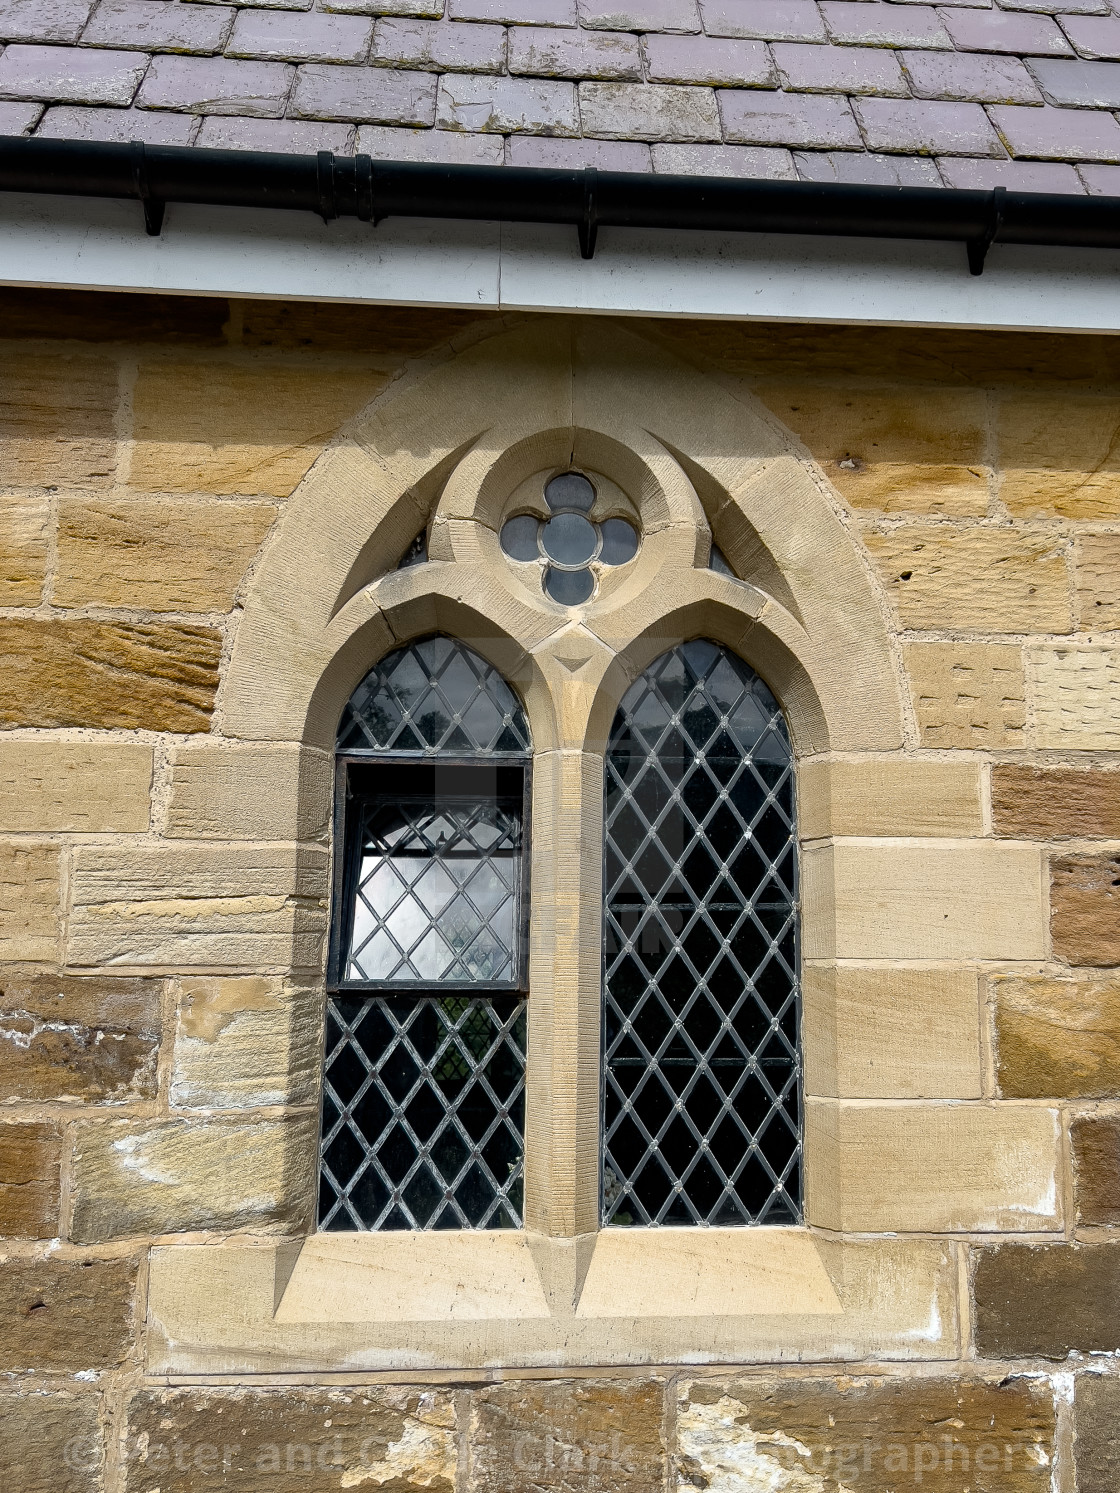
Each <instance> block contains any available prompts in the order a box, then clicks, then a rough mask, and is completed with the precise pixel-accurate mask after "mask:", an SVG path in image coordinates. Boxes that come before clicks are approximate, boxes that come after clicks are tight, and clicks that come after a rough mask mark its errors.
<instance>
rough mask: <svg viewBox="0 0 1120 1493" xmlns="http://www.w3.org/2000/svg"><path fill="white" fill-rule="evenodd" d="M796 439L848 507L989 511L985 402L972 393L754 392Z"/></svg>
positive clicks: (778, 387) (774, 388)
mask: <svg viewBox="0 0 1120 1493" xmlns="http://www.w3.org/2000/svg"><path fill="white" fill-rule="evenodd" d="M755 392H756V393H757V394H758V396H759V397H760V398H761V399H762V400H763V401H764V403H765V404H766V405H767V406H768V407H769V408H770V409H772V410H773V411H774V413H775V415H777V417H778V419H779V420H781V421H782V423H783V424H784V425H788V426H789V428H790V429H791V430H793V431H795V432H796V433H797V435H798V436H800V438H801V439H802V440H803V441H804V442H805V444H806V446H808V448H809V450H810V451H811V452H812V454H813V456H814V457H815V459H816V460H817V461H818V462H819V463H820V465H821V466H822V467H823V468H824V471H825V474H826V475H827V477H828V479H829V481H830V482H831V483H832V485H833V486H834V487H835V488H836V489H837V491H838V492H839V493H840V495H841V496H842V497H843V498H844V499H845V500H846V501H847V502H848V503H850V504H851V505H852V507H853V508H877V509H880V510H881V511H882V512H884V513H946V514H957V515H963V514H977V515H983V514H985V513H987V511H988V480H989V469H988V467H987V465H986V463H985V444H986V437H985V422H986V416H985V410H984V396H983V394H982V393H981V392H980V391H979V390H974V389H937V390H931V389H923V390H921V391H920V392H911V391H910V390H906V389H899V388H897V387H895V388H887V389H860V390H854V391H853V390H846V389H822V388H814V387H813V386H812V385H806V386H804V387H801V386H796V385H795V386H791V385H789V384H774V385H766V384H764V385H762V386H761V387H759V388H758V389H757V390H756V391H755Z"/></svg>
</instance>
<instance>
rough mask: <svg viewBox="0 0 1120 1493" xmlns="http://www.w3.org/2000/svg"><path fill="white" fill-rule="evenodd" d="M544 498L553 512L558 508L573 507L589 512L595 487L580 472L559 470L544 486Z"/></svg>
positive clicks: (593, 498)
mask: <svg viewBox="0 0 1120 1493" xmlns="http://www.w3.org/2000/svg"><path fill="white" fill-rule="evenodd" d="M544 500H545V502H546V503H547V504H548V506H549V507H550V508H551V509H552V511H553V513H555V512H556V510H557V509H558V508H575V509H577V510H578V511H579V512H580V513H590V512H591V505H592V503H594V501H595V489H594V488H593V487H592V486H591V483H590V482H588V480H587V478H586V477H585V476H584V475H583V473H582V472H561V473H560V475H559V477H553V479H552V481H551V482H550V483H548V484H547V486H546V487H545V490H544Z"/></svg>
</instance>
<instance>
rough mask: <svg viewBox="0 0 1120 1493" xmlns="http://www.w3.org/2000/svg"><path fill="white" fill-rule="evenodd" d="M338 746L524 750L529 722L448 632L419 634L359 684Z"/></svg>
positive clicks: (492, 674) (488, 669)
mask: <svg viewBox="0 0 1120 1493" xmlns="http://www.w3.org/2000/svg"><path fill="white" fill-rule="evenodd" d="M338 747H339V750H340V751H343V752H353V751H361V750H374V751H386V752H394V753H408V754H412V753H415V754H417V755H421V754H422V755H429V756H430V755H433V754H434V753H437V752H447V753H451V754H455V753H460V754H465V755H472V756H473V755H474V754H476V753H483V754H485V755H487V756H493V755H496V756H524V755H525V754H526V753H527V752H528V751H529V727H528V725H527V723H526V721H525V715H524V712H523V711H522V709H521V706H520V705H519V704H518V701H517V697H516V696H515V695H514V693H513V691H512V690H511V689H510V687H509V685H508V684H507V683H506V682H505V680H504V679H503V678H502V676H501V675H500V674H499V673H498V671H497V670H496V669H495V668H493V667H492V665H490V664H488V663H487V662H486V660H485V659H484V658H481V657H480V656H479V655H478V654H477V653H475V652H473V651H472V650H471V649H470V648H466V647H464V645H463V644H462V643H458V642H456V641H455V640H454V639H453V638H439V637H436V638H424V639H423V640H421V641H420V642H416V643H409V644H408V645H407V646H406V647H404V648H398V649H397V650H396V652H395V653H390V654H389V655H388V656H387V657H386V658H383V659H382V660H381V662H380V663H379V664H378V665H377V667H376V668H374V669H371V670H370V672H369V673H368V674H367V675H366V677H365V678H364V679H363V680H362V682H361V684H359V685H358V687H357V689H356V690H355V691H354V693H353V695H352V696H351V697H350V701H349V703H348V704H347V706H346V709H345V711H344V712H343V716H342V724H341V725H340V727H339V732H338Z"/></svg>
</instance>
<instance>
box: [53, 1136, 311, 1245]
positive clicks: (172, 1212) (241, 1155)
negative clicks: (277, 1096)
mask: <svg viewBox="0 0 1120 1493" xmlns="http://www.w3.org/2000/svg"><path fill="white" fill-rule="evenodd" d="M317 1139H318V1123H317V1120H316V1119H314V1118H313V1117H310V1116H308V1115H306V1114H298V1115H291V1116H288V1117H287V1118H285V1119H282V1120H254V1121H248V1120H221V1119H208V1120H163V1121H156V1122H154V1123H152V1124H150V1125H143V1124H137V1123H136V1122H131V1123H130V1122H128V1121H123V1120H121V1121H110V1122H108V1123H106V1124H101V1125H87V1126H85V1127H83V1129H82V1130H81V1132H80V1134H79V1135H78V1138H77V1141H76V1143H75V1149H74V1161H73V1182H72V1186H73V1189H74V1222H73V1226H72V1229H71V1234H72V1237H73V1238H74V1239H76V1240H78V1241H79V1242H80V1243H83V1244H91V1243H97V1242H99V1241H101V1240H106V1239H124V1238H128V1237H129V1236H130V1235H135V1234H182V1233H188V1232H190V1231H192V1230H195V1229H238V1228H251V1229H254V1230H256V1231H258V1232H259V1231H264V1232H269V1233H272V1232H276V1231H281V1232H292V1231H294V1232H299V1231H301V1230H303V1229H306V1227H307V1226H308V1224H309V1222H310V1212H311V1208H312V1200H313V1198H314V1195H315V1160H316V1157H315V1149H316V1142H317Z"/></svg>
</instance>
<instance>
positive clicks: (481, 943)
mask: <svg viewBox="0 0 1120 1493" xmlns="http://www.w3.org/2000/svg"><path fill="white" fill-rule="evenodd" d="M506 771H507V775H508V774H509V772H510V771H511V770H509V769H507V770H506ZM418 774H420V775H421V776H422V781H421V782H419V783H418V782H417V781H416V779H417V775H418ZM443 776H446V777H448V778H449V779H450V782H449V784H448V786H447V787H445V788H442V789H441V786H440V777H441V774H439V773H438V772H432V771H431V770H425V769H421V768H403V769H398V770H397V771H394V770H393V769H392V768H387V769H385V770H384V771H383V772H382V773H381V774H379V775H377V779H379V780H380V781H381V782H382V784H383V788H382V791H381V792H380V793H372V794H371V795H370V796H369V797H364V796H361V797H359V796H357V795H355V797H354V798H353V800H352V802H353V809H352V814H353V816H354V817H355V818H356V819H357V835H358V837H359V843H358V845H357V847H356V850H357V862H358V863H357V867H356V876H355V881H356V885H355V890H354V903H353V915H352V918H351V924H350V943H349V949H348V953H347V960H346V970H345V976H344V978H345V980H346V981H347V982H351V981H355V980H367V981H378V982H392V983H395V984H402V983H405V984H416V985H446V984H472V985H503V984H509V983H511V982H512V981H513V980H514V979H515V978H516V971H517V960H516V952H517V941H518V937H519V931H520V930H519V926H518V923H519V920H518V916H517V894H518V887H519V882H520V874H521V804H520V799H519V798H513V797H508V796H507V797H502V796H500V795H497V794H496V793H495V791H494V785H493V780H494V774H493V773H492V772H487V770H486V769H481V771H480V770H479V769H473V770H472V769H459V770H456V769H449V770H448V772H447V773H446V774H443ZM487 779H489V780H490V781H489V782H487V781H486V780H487ZM518 786H520V783H519V782H518ZM487 788H489V789H490V792H489V793H487V792H486V789H487ZM472 789H473V791H471V790H472ZM464 790H466V791H464Z"/></svg>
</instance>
